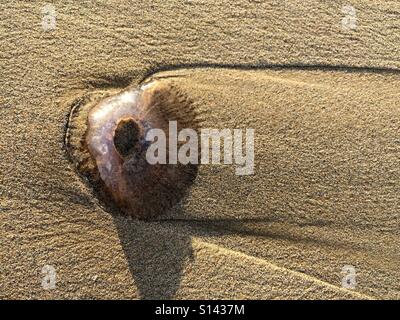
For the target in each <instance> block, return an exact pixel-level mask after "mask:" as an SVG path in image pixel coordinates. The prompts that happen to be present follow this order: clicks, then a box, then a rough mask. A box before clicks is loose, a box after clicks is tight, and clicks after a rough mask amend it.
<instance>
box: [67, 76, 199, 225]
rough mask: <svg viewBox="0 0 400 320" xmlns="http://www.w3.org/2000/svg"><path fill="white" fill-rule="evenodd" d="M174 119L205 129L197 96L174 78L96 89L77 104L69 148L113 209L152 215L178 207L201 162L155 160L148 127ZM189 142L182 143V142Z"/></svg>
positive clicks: (102, 200) (182, 124) (70, 125)
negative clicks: (152, 161)
mask: <svg viewBox="0 0 400 320" xmlns="http://www.w3.org/2000/svg"><path fill="white" fill-rule="evenodd" d="M169 121H177V126H178V128H177V129H178V132H179V131H180V130H182V129H184V128H191V129H194V130H196V131H198V129H199V125H200V122H199V118H198V116H197V114H196V112H195V109H194V107H193V104H192V101H191V100H190V99H189V98H188V97H187V95H186V94H184V93H182V92H181V91H180V90H179V89H178V88H177V87H175V86H174V85H173V84H172V83H170V82H166V81H153V82H150V83H147V84H144V85H142V86H140V87H139V88H127V89H126V90H123V91H122V92H116V91H115V90H114V91H111V90H110V91H108V92H104V91H103V92H97V93H91V94H88V95H86V96H85V97H83V98H82V99H80V102H79V103H77V104H76V106H74V107H73V108H72V111H71V115H70V117H69V123H68V128H67V133H66V139H65V140H66V149H67V152H68V155H69V158H70V160H71V161H72V163H73V164H74V165H75V167H76V169H77V172H78V173H79V175H80V176H81V177H83V178H84V179H85V180H86V181H88V182H89V184H90V185H91V186H92V188H93V190H94V192H95V194H96V196H97V198H98V199H99V200H100V203H101V204H102V205H103V206H104V207H105V208H107V209H110V211H112V212H114V211H115V210H117V211H120V212H123V213H125V214H128V215H130V216H133V217H136V218H140V219H146V218H150V217H155V216H158V215H160V214H162V213H165V212H167V211H168V210H170V209H171V208H173V207H174V206H175V205H176V204H177V203H178V202H179V201H181V199H182V198H184V197H185V195H186V194H187V192H188V190H189V188H190V186H191V185H192V184H193V182H194V180H195V178H196V175H197V169H198V168H197V165H196V164H186V165H183V164H179V163H178V164H159V163H157V164H150V163H149V162H148V161H147V159H146V151H147V149H148V147H149V145H150V142H149V141H146V139H145V137H146V133H147V132H148V131H149V130H151V129H161V130H163V131H164V133H165V134H166V138H167V143H166V146H165V148H166V150H165V153H166V154H167V155H168V154H169V144H168V129H169ZM184 143H185V142H179V143H178V150H179V147H180V145H179V144H184Z"/></svg>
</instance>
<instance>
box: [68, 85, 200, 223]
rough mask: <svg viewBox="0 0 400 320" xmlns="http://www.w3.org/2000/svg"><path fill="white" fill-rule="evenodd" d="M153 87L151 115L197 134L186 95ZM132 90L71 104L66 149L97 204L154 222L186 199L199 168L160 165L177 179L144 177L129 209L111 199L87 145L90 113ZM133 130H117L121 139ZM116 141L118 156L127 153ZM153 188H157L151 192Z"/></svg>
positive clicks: (194, 114)
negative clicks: (156, 114) (155, 113)
mask: <svg viewBox="0 0 400 320" xmlns="http://www.w3.org/2000/svg"><path fill="white" fill-rule="evenodd" d="M154 83H155V84H153V85H152V88H151V92H150V99H151V104H152V108H151V109H152V110H153V111H151V112H160V113H161V114H162V117H163V118H164V119H165V121H166V122H167V121H169V120H171V121H172V120H176V121H177V123H178V132H179V130H181V129H183V128H191V129H194V130H195V131H197V132H198V131H199V128H200V125H201V119H200V117H199V114H198V113H197V112H196V108H195V105H194V103H193V101H192V100H191V99H190V98H189V97H188V95H187V94H186V93H184V92H182V90H181V89H180V88H179V87H177V86H176V85H175V84H174V83H173V82H172V81H169V82H168V83H165V81H158V80H156V81H154ZM131 89H133V88H132V87H128V88H126V89H124V90H116V89H112V90H105V91H101V90H98V91H90V92H86V93H84V94H81V95H80V96H79V97H78V98H76V99H74V100H73V101H72V102H70V103H69V106H70V108H71V112H70V115H69V119H68V123H67V129H66V135H65V149H66V152H67V155H68V159H69V160H70V162H71V163H72V165H73V166H74V169H75V171H76V173H77V174H78V175H79V176H80V177H81V178H82V179H83V180H84V181H85V183H86V185H88V186H89V187H90V188H91V190H92V191H93V193H94V195H95V197H96V198H97V200H98V204H99V205H100V206H101V207H102V208H103V209H104V210H106V211H107V212H110V213H112V214H125V215H129V216H131V217H134V218H137V219H154V218H155V217H157V216H159V215H161V214H165V213H168V212H170V211H171V210H173V209H174V208H175V207H176V206H177V205H178V204H179V203H180V202H181V201H182V200H183V199H184V198H185V196H186V195H187V194H188V192H189V189H190V187H191V185H192V184H193V182H194V180H195V179H196V176H197V172H198V165H196V164H188V165H183V164H177V165H163V166H165V169H166V170H172V171H173V172H177V173H178V179H177V180H175V181H169V180H168V179H159V177H157V175H154V176H152V175H150V176H146V179H148V180H146V183H144V184H143V189H144V190H141V191H143V192H140V194H139V195H138V196H137V199H136V200H137V204H138V206H137V207H136V208H132V207H129V206H127V205H126V204H125V203H123V202H121V201H119V200H118V199H116V197H114V196H113V195H112V193H111V192H110V190H109V188H108V187H107V186H106V184H105V183H104V181H103V180H102V178H101V176H100V173H99V170H98V168H97V165H96V161H95V159H94V157H93V156H92V155H91V153H90V151H89V148H88V145H87V141H86V136H87V132H88V115H89V112H90V111H91V110H92V109H93V108H94V107H96V106H97V105H98V104H99V103H100V102H101V101H103V100H104V99H106V98H108V97H111V96H114V95H118V94H119V93H121V92H123V91H126V90H131ZM134 129H135V127H132V126H131V123H130V121H129V119H127V120H124V122H122V123H121V126H118V130H122V131H120V132H121V133H123V135H121V137H123V136H124V135H126V134H128V135H129V134H131V133H132V132H131V131H130V130H134ZM118 139H119V138H117V140H118ZM119 140H120V141H117V145H118V147H120V148H122V149H121V150H120V152H129V150H124V149H123V148H124V145H123V144H124V141H123V139H119ZM114 143H115V141H114ZM183 143H184V142H183ZM181 144H182V142H181ZM125 147H126V145H125ZM178 149H179V145H178ZM167 154H168V151H167ZM152 186H156V187H155V188H152Z"/></svg>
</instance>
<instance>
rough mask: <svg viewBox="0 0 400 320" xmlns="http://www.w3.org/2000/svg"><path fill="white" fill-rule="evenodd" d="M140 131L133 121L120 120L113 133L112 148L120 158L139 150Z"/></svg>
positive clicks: (129, 119)
mask: <svg viewBox="0 0 400 320" xmlns="http://www.w3.org/2000/svg"><path fill="white" fill-rule="evenodd" d="M139 142H140V129H139V125H138V124H137V123H136V122H135V120H134V119H132V118H128V119H121V120H120V121H119V122H118V124H117V128H116V129H115V132H114V146H115V148H116V149H117V152H118V153H119V154H120V155H121V156H122V157H124V158H125V157H127V156H129V155H130V154H132V153H133V152H135V151H136V152H137V151H138V150H140V149H141V148H140V143H139Z"/></svg>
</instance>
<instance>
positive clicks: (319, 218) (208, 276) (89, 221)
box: [0, 0, 400, 299]
mask: <svg viewBox="0 0 400 320" xmlns="http://www.w3.org/2000/svg"><path fill="white" fill-rule="evenodd" d="M341 6H342V4H341V3H337V4H335V5H332V4H328V3H326V2H324V1H307V2H306V3H305V4H301V5H300V4H298V3H297V2H296V1H285V2H276V3H269V4H266V3H259V2H247V1H239V2H237V3H236V4H233V3H231V2H229V3H228V2H224V1H222V2H218V3H214V2H207V1H200V0H199V1H190V2H189V1H188V2H185V1H168V2H165V1H152V2H151V3H142V2H138V4H137V5H132V4H129V5H128V4H123V3H122V2H119V1H116V2H115V3H114V4H113V5H112V6H111V5H110V4H106V3H105V2H104V3H102V2H96V3H92V1H87V2H83V3H82V4H75V5H71V4H68V5H67V4H63V3H62V2H55V8H56V11H57V28H56V30H53V31H44V30H43V29H42V26H41V17H42V13H41V8H42V4H39V3H38V4H34V3H31V2H18V3H12V4H11V3H10V4H2V5H1V7H2V19H1V22H0V34H1V38H0V41H1V44H2V48H3V50H2V51H1V53H0V66H1V69H2V72H1V74H2V77H1V80H0V87H1V92H0V103H1V107H0V112H1V117H0V134H1V137H2V139H1V142H0V149H1V153H0V154H1V158H0V166H1V167H0V172H1V173H0V212H1V216H0V230H1V249H0V261H1V270H2V272H1V273H0V297H1V298H7V299H10V298H40V299H46V298H100V299H102V298H113V299H118V298H129V299H131V298H194V299H196V298H257V299H272V298H274V299H279V298H280V299H284V298H292V299H299V298H304V299H323V298H329V299H330V298H345V299H347V298H397V299H398V298H399V297H400V296H399V292H400V290H399V284H398V283H399V277H400V274H399V271H398V268H397V262H398V261H399V247H400V243H399V242H400V240H399V239H400V238H399V229H400V228H399V227H400V226H399V221H400V217H399V212H400V196H399V194H400V193H399V191H400V190H399V185H400V184H399V182H400V172H399V170H400V166H399V164H400V163H399V162H400V160H399V159H400V145H399V140H398V139H399V138H398V137H399V133H400V132H399V128H400V122H399V121H400V120H399V119H400V117H399V113H400V109H399V106H398V101H399V90H398V88H399V85H398V83H399V72H398V71H397V70H398V69H399V67H400V64H399V61H400V60H399V52H398V47H399V44H400V33H399V32H398V29H399V27H400V26H399V21H400V20H399V19H398V17H399V14H400V6H399V4H396V3H394V2H387V3H386V2H384V3H382V4H379V5H378V4H375V2H373V1H362V2H361V1H359V2H356V3H354V6H355V7H356V8H357V12H358V20H357V29H356V30H350V31H349V30H342V28H341V24H340V22H341V19H342V18H343V13H342V12H341ZM276 65H279V66H281V67H282V66H284V67H285V68H283V69H277V68H271V67H272V66H276ZM166 68H168V69H174V70H173V71H168V72H166V73H162V72H161V73H160V72H158V71H159V70H160V71H161V70H163V69H166ZM249 69H255V70H249ZM390 70H391V71H390ZM150 74H153V76H155V77H157V76H160V75H163V76H166V75H167V76H168V78H166V79H164V80H162V81H174V83H175V84H177V85H178V86H179V87H180V88H182V90H184V91H185V92H187V93H188V94H189V95H190V96H191V97H192V98H193V99H194V101H195V104H196V106H197V108H199V109H200V110H202V111H204V113H205V114H206V115H207V116H206V117H205V121H206V122H205V123H204V126H211V127H217V128H220V127H232V128H245V127H254V128H255V129H256V140H255V143H256V149H255V156H256V167H255V175H254V176H249V177H238V176H235V175H234V169H233V168H232V167H225V166H223V167H212V166H200V171H199V175H198V179H197V180H196V183H195V185H194V186H193V188H192V190H191V193H190V195H189V196H188V198H187V199H185V201H184V203H183V205H182V206H181V207H179V208H176V210H175V211H174V212H171V213H170V214H168V215H166V216H163V217H162V218H160V219H158V221H153V222H138V221H133V220H130V219H128V218H126V217H124V216H118V215H111V214H110V213H108V212H106V211H105V210H104V209H103V208H102V207H101V206H99V204H98V202H97V200H96V198H95V197H94V196H93V194H92V191H91V190H90V188H88V187H87V185H86V184H84V183H83V182H82V180H81V179H80V178H79V177H78V176H77V175H76V173H75V171H74V169H73V167H72V166H71V164H70V162H69V161H68V158H67V156H66V153H65V150H64V149H63V143H64V135H65V126H66V122H67V119H68V114H69V111H70V109H69V108H68V107H67V106H68V103H66V101H68V100H70V99H72V98H73V97H76V96H79V95H81V94H83V93H84V92H88V91H90V90H93V89H96V90H109V89H115V88H123V87H125V86H127V85H129V84H133V85H135V84H138V83H139V82H140V81H142V80H143V79H145V78H148V77H149V76H150ZM170 76H173V77H170ZM45 265H51V266H54V268H55V270H56V272H57V283H56V288H55V289H53V290H44V289H43V288H42V286H41V279H42V277H43V275H42V274H41V270H42V267H43V266H45ZM344 265H352V266H354V267H355V268H356V270H357V286H356V289H354V290H346V289H343V288H342V287H341V280H342V278H343V274H342V273H341V271H342V268H343V266H344Z"/></svg>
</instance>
